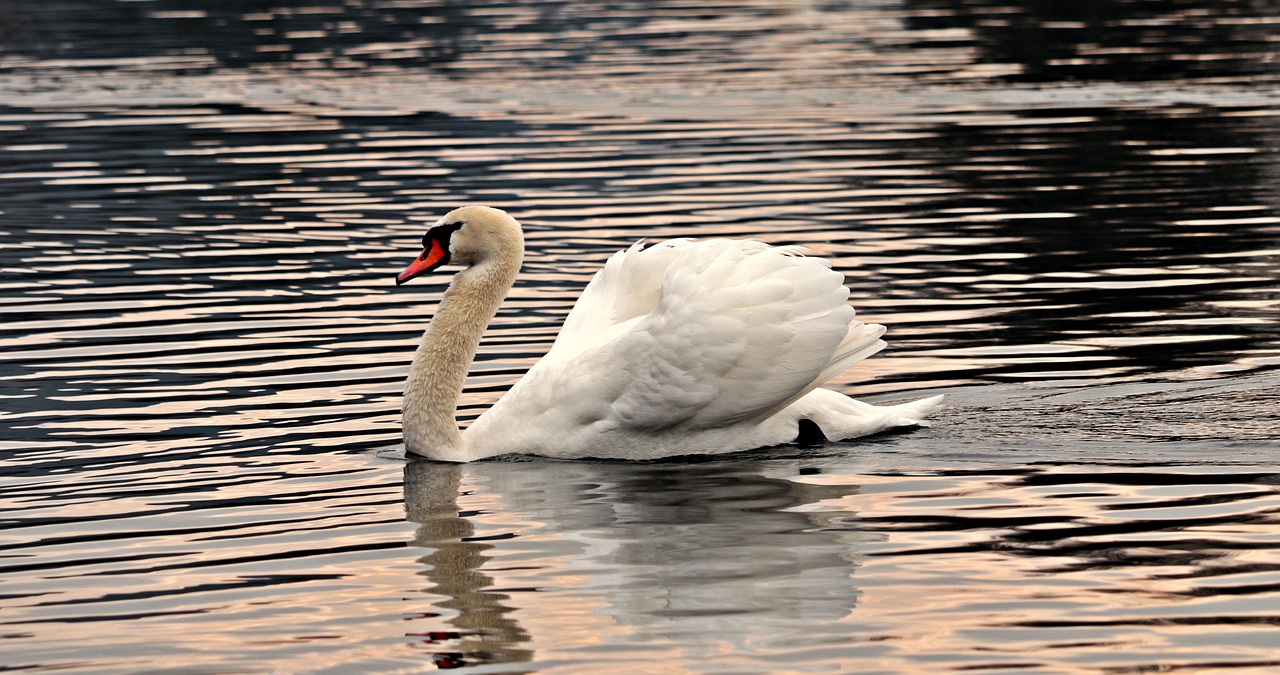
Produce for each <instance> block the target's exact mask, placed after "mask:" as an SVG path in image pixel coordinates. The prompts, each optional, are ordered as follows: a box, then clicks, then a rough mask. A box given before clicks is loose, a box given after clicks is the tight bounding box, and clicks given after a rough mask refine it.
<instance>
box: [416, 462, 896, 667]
mask: <svg viewBox="0 0 1280 675" xmlns="http://www.w3.org/2000/svg"><path fill="white" fill-rule="evenodd" d="M804 473H806V470H805V469H804V468H803V467H801V466H799V465H798V462H797V461H794V460H786V461H772V460H764V461H760V462H741V461H739V462H733V463H727V462H726V463H720V462H694V463H668V464H642V465H635V464H623V463H617V464H615V463H578V462H575V463H563V462H550V461H546V462H544V461H532V462H483V463H477V464H471V465H466V466H460V465H454V464H436V463H428V462H410V463H409V464H408V465H406V467H405V506H406V511H407V513H408V517H409V519H410V520H412V521H414V522H417V523H419V525H420V527H419V528H418V530H417V535H416V536H415V539H414V543H415V544H417V545H419V546H423V547H428V548H433V549H435V550H434V552H432V553H430V554H429V555H426V556H424V557H423V558H421V562H423V563H425V564H426V565H427V569H426V570H425V571H424V572H423V573H424V574H425V576H427V578H428V579H430V580H431V581H432V583H433V586H432V587H431V588H430V589H429V591H430V592H431V593H435V594H439V595H443V596H445V597H446V599H445V600H443V601H439V602H437V603H436V604H435V607H436V608H441V609H445V610H451V611H453V612H457V615H456V616H454V617H452V618H445V619H443V620H444V621H447V622H448V625H449V626H450V627H451V628H452V629H453V630H454V631H456V633H457V637H456V638H452V639H450V640H448V642H449V644H448V645H447V648H448V650H449V652H452V653H454V654H456V657H455V658H456V659H458V660H460V661H461V662H465V663H475V662H483V661H491V660H495V659H500V660H503V661H524V660H529V659H530V658H532V655H531V651H530V650H531V649H532V648H533V647H535V646H539V645H544V644H545V645H547V646H548V647H550V646H553V645H554V644H556V643H557V642H558V641H560V640H562V639H568V636H572V638H573V639H574V640H581V639H582V637H583V634H584V633H585V634H587V635H590V636H591V638H592V639H593V640H594V641H597V642H599V643H600V644H601V648H606V647H607V648H609V649H618V650H622V651H625V650H627V649H635V648H637V645H644V644H646V643H649V645H650V646H652V644H653V643H661V644H662V645H663V648H664V649H668V650H671V654H672V658H697V655H698V654H699V653H700V651H701V650H702V649H703V648H704V647H705V646H706V645H710V644H719V645H732V646H733V647H734V648H735V649H739V650H751V649H759V648H760V647H761V646H762V645H773V646H775V647H778V648H785V647H786V646H787V645H789V644H791V643H795V644H794V645H792V646H795V647H797V648H799V643H800V642H801V641H803V642H805V643H806V644H810V645H812V644H821V643H822V642H823V641H824V640H823V637H824V636H823V634H822V632H823V631H828V633H827V634H826V637H827V641H829V642H842V641H848V640H849V635H848V632H849V631H848V630H847V627H844V628H842V625H841V623H840V621H841V620H842V619H845V618H846V617H847V616H848V615H849V614H850V612H851V611H852V610H853V609H854V607H855V605H856V603H857V599H858V596H859V590H858V588H857V586H856V584H855V582H854V579H853V574H854V572H855V571H856V570H857V568H858V567H859V565H860V564H861V560H862V555H863V553H864V552H865V549H866V545H867V544H868V543H870V542H872V541H880V540H881V535H878V534H869V533H866V532H863V531H860V530H858V529H856V528H855V527H854V526H852V525H850V524H849V523H851V522H855V521H856V518H854V517H853V514H850V513H848V512H847V510H841V509H839V508H838V505H839V504H840V503H841V501H842V500H844V498H845V497H847V496H849V495H851V494H855V493H856V492H857V489H858V488H857V486H855V485H818V484H814V483H810V482H806V481H805V479H804V478H803V474H804ZM482 495H483V496H482ZM486 499H491V500H493V501H492V502H486V503H482V500H486ZM530 561H536V562H533V563H531V562H530ZM494 588H501V589H511V590H510V594H505V593H500V592H494V591H493V590H492V589H494ZM441 614H442V615H444V616H446V617H447V616H448V614H447V613H446V612H442V613H441ZM436 620H440V619H436ZM798 625H805V626H809V627H811V629H808V632H806V633H805V634H804V635H799V634H797V633H795V632H794V631H795V627H796V626H798ZM427 632H430V631H427ZM437 632H439V631H438V629H437ZM446 632H447V631H446ZM614 636H616V638H617V639H613V638H614ZM620 655H621V654H620Z"/></svg>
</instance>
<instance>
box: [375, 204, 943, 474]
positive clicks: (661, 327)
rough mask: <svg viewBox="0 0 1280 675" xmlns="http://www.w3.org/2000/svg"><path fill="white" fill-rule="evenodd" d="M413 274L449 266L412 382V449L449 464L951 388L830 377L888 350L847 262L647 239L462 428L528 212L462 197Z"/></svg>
mask: <svg viewBox="0 0 1280 675" xmlns="http://www.w3.org/2000/svg"><path fill="white" fill-rule="evenodd" d="M422 246H423V250H422V253H421V254H420V255H419V256H418V257H417V258H416V259H415V260H414V261H413V262H412V263H411V264H410V265H409V266H408V267H406V268H405V269H404V270H403V271H402V272H400V273H399V274H398V275H397V276H396V284H397V285H400V284H403V283H405V282H406V281H409V280H410V279H413V278H415V277H418V276H420V275H423V274H426V273H428V272H431V271H433V270H435V269H436V268H438V267H441V266H443V265H445V264H456V265H461V266H462V270H461V271H459V272H458V273H457V274H456V275H455V276H454V277H453V281H452V282H451V283H450V284H449V287H448V289H446V290H445V292H444V295H443V297H442V298H441V300H440V304H439V307H438V308H437V310H436V314H435V317H434V318H433V319H432V320H431V323H430V324H429V325H428V327H427V329H426V332H425V333H424V334H423V336H422V341H421V343H420V344H419V346H418V349H417V352H416V353H415V354H414V357H413V363H412V365H411V366H410V371H409V377H408V380H407V381H406V382H405V388H404V401H403V415H402V419H403V430H404V441H405V449H406V451H407V452H408V453H409V454H410V455H417V456H420V457H425V458H428V459H432V460H438V461H447V462H468V461H472V460H477V459H482V458H485V457H492V456H494V455H505V454H525V455H542V456H546V457H554V458H561V459H580V458H587V457H592V458H602V459H655V458H661V457H671V456H676V455H704V454H720V453H728V452H734V451H739V450H749V449H752V448H761V447H766V446H774V445H784V444H788V443H794V442H797V441H798V440H799V441H804V440H805V439H806V438H813V439H815V440H820V439H822V438H825V439H830V440H842V439H848V438H853V437H855V436H863V435H866V434H872V433H875V432H878V431H883V430H886V429H890V428H893V427H899V426H910V425H921V426H927V422H925V421H923V418H924V416H925V415H926V414H928V413H929V412H930V411H931V410H933V409H934V408H936V407H937V406H938V405H939V403H940V402H941V401H942V397H941V396H933V397H930V398H926V399H922V400H919V401H915V402H913V403H906V404H902V405H896V406H874V405H870V404H868V403H863V402H861V401H857V400H854V399H852V398H850V397H848V396H845V395H843V394H840V393H838V392H835V391H831V390H828V389H820V388H818V387H819V385H821V384H823V383H825V382H826V381H827V380H829V379H831V378H832V377H835V376H836V375H839V374H840V373H841V372H843V371H844V370H845V369H847V368H848V367H849V366H851V365H853V364H854V363H857V362H858V361H861V360H862V359H865V358H867V357H868V356H871V355H872V354H874V353H876V352H878V351H880V350H881V349H883V348H884V346H885V343H884V341H882V340H881V339H880V336H881V335H883V334H884V330H885V329H884V326H880V325H877V324H864V323H862V322H861V321H857V320H855V319H854V310H853V308H852V307H850V306H849V305H848V302H847V301H848V297H849V289H848V288H846V287H845V285H844V276H843V275H841V274H840V273H839V272H836V271H833V270H832V269H830V267H829V265H828V263H826V261H823V260H821V259H818V258H811V257H805V256H803V255H801V253H802V249H800V248H798V247H773V246H769V245H767V244H764V243H761V242H757V241H742V240H730V239H709V240H703V241H695V240H691V239H675V240H671V241H666V242H663V243H660V244H656V245H653V246H649V247H647V248H646V247H644V246H643V242H639V243H636V244H635V245H633V246H631V247H630V248H628V249H627V250H625V251H619V252H617V253H615V254H613V256H612V257H610V258H609V260H608V261H607V262H606V263H605V264H604V267H603V268H602V269H601V270H600V271H598V272H597V273H596V275H595V277H594V278H592V280H591V282H590V283H588V284H587V287H586V288H585V289H584V290H583V291H582V295H581V297H580V298H579V299H578V301H577V303H576V304H575V305H574V307H573V310H572V311H570V312H569V315H568V317H566V319H565V321H564V325H563V327H562V328H561V330H560V334H559V336H557V338H556V340H555V342H554V344H552V346H551V350H550V351H549V352H548V353H547V354H546V356H544V357H543V358H542V359H541V360H539V361H538V362H537V363H536V364H534V365H533V367H532V368H530V369H529V371H528V372H527V373H526V374H525V375H524V377H523V378H521V379H520V380H519V381H518V382H516V383H515V385H514V386H512V387H511V389H510V390H509V391H507V393H506V395H504V396H503V397H502V398H501V399H499V400H498V402H497V403H495V404H494V405H493V406H492V407H491V408H489V409H488V410H487V411H485V412H484V414H482V415H481V416H480V417H479V418H478V419H476V420H475V421H474V422H473V423H472V424H471V425H470V427H469V428H467V430H466V431H459V429H458V425H457V421H456V413H457V404H458V397H459V396H460V395H461V394H462V387H463V383H464V381H465V380H466V376H467V370H468V368H469V367H470V365H471V361H472V359H473V358H474V357H475V353H476V349H477V347H478V346H479V343H480V337H481V335H482V334H483V333H484V331H485V329H486V328H487V327H488V324H489V322H490V321H491V320H492V319H493V317H494V315H495V314H496V313H497V311H498V306H499V305H501V304H502V301H503V300H504V299H505V298H506V295H507V292H508V291H509V290H510V289H511V286H512V284H513V283H514V282H515V277H516V272H517V271H518V270H519V269H520V264H521V261H522V259H523V256H524V235H523V233H522V231H521V228H520V224H519V223H518V222H516V220H515V219H514V218H512V217H511V216H510V215H508V214H507V213H506V212H504V211H501V210H498V209H495V208H490V207H487V206H464V207H462V208H458V209H455V210H453V211H450V212H449V213H448V214H446V215H445V216H444V217H443V218H441V219H440V220H438V221H437V222H436V223H435V224H434V225H432V226H431V227H430V228H429V229H428V230H427V232H426V234H425V235H424V236H423V238H422Z"/></svg>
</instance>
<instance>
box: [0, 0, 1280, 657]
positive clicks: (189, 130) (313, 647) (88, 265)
mask: <svg viewBox="0 0 1280 675" xmlns="http://www.w3.org/2000/svg"><path fill="white" fill-rule="evenodd" d="M1278 45H1280V5H1277V3H1275V2H1270V1H1266V0H1252V1H1244V0H1238V1H1228V2H1209V1H1208V0H1177V1H1145V2H1140V1H1137V0H1130V1H1114V2H1075V3H1061V2H1047V1H1045V2H1033V1H1030V0H1027V1H1022V2H1006V3H998V2H990V1H988V0H972V1H967V2H964V1H945V0H927V1H920V0H900V1H897V2H887V1H886V2H851V3H824V2H799V1H797V2H763V1H761V2H747V3H742V2H735V3H721V4H710V5H709V4H706V3H702V2H699V3H692V2H687V3H686V2H609V3H581V4H578V3H556V2H536V3H509V2H493V3H470V2H468V3H457V2H416V1H413V0H385V1H379V0H364V1H360V2H357V1H355V0H344V1H343V2H334V3H330V4H323V3H315V2H310V1H306V2H304V1H301V0H281V1H280V2H274V3H269V4H263V3H258V2H247V1H230V2H220V3H202V2H190V1H187V2H184V1H180V0H163V1H145V0H144V1H138V2H113V1H108V0H98V1H94V2H65V1H45V2H38V3H37V2H31V1H29V0H14V1H11V2H6V3H4V4H3V5H0V235H3V238H2V239H0V307H2V311H3V318H4V321H3V323H2V324H0V376H2V377H3V388H2V389H0V419H2V420H3V430H4V433H3V436H0V452H3V456H4V463H3V464H2V465H0V471H2V472H3V473H2V474H0V476H2V478H0V528H3V529H2V530H0V669H5V668H7V669H15V670H34V671H40V670H60V671H73V672H75V671H80V672H183V673H186V672H209V673H215V672H216V673H224V672H271V671H278V672H335V673H336V672H383V671H412V670H430V669H435V668H459V667H469V668H471V669H472V670H473V671H475V672H533V671H538V672H584V673H591V672H603V671H606V670H615V671H619V672H622V671H626V672H685V671H706V670H711V671H714V672H770V673H773V672H788V671H806V672H807V671H831V670H835V671H849V672H859V673H870V672H921V671H924V670H937V669H941V670H995V671H1007V672H1028V671H1034V672H1055V673H1056V672H1145V671H1149V670H1154V669H1170V670H1174V669H1190V670H1203V669H1225V668H1233V669H1239V670H1243V671H1250V670H1253V671H1257V672H1268V671H1270V670H1271V669H1274V668H1280V647H1277V646H1276V645H1280V629H1278V628H1277V626H1278V625H1280V611H1278V610H1277V608H1278V607H1280V388H1278V387H1280V370H1277V366H1280V328H1278V326H1277V317H1278V316H1280V314H1278V310H1280V262H1278V261H1280V187H1278V186H1280V170H1278V167H1280V96H1278V95H1277V94H1276V92H1277V91H1280V90H1278V89H1277V85H1280V47H1278ZM468 202H480V203H488V204H492V205H495V206H501V207H503V208H507V209H509V210H511V211H512V212H513V213H514V214H515V215H517V217H519V218H520V219H521V220H522V221H523V222H525V223H526V226H527V229H528V235H529V246H530V250H529V254H528V257H527V263H526V267H525V272H524V274H523V276H522V277H521V280H520V281H519V283H518V285H517V287H516V289H515V290H514V291H513V293H512V296H511V299H510V300H509V302H508V304H507V306H506V307H505V308H504V310H503V311H502V313H501V314H500V315H499V317H498V318H497V320H496V321H495V323H494V325H493V328H492V330H491V332H490V334H489V336H488V338H487V341H486V342H485V344H484V345H483V346H482V348H481V355H480V360H479V361H478V362H477V364H476V366H475V368H474V377H473V378H472V380H471V381H470V384H469V388H468V392H467V394H466V397H465V400H464V411H463V412H464V415H465V416H466V417H467V418H471V417H474V415H476V414H478V412H479V411H480V410H482V409H484V408H485V407H486V406H488V405H489V404H491V403H492V402H493V401H494V400H495V399H496V398H497V397H498V396H499V395H500V394H501V392H502V391H504V390H505V388H506V387H507V386H509V384H510V383H511V382H512V381H514V380H515V379H516V378H517V377H518V376H519V374H520V373H521V372H523V370H524V369H525V368H526V367H527V366H528V365H529V364H530V363H531V362H532V361H533V360H534V359H536V358H537V356H538V355H539V354H541V353H542V352H543V351H545V350H546V349H547V348H548V347H549V345H550V342H551V340H552V339H553V337H554V335H555V333H556V330H557V327H558V324H559V322H560V320H561V319H562V317H563V316H564V314H565V313H566V312H567V311H568V308H569V306H570V304H571V303H572V301H573V299H574V298H575V297H576V295H577V292H578V290H579V289H580V287H581V286H582V285H583V284H584V283H585V282H586V280H587V279H588V278H589V276H590V274H591V273H592V272H593V271H594V269H595V268H596V267H597V266H598V265H599V264H601V263H602V262H603V260H604V259H605V258H606V257H607V256H608V255H609V254H610V253H611V252H612V251H614V250H616V249H618V248H622V247H625V246H627V245H628V244H630V243H631V242H632V241H634V240H636V239H639V238H642V237H647V238H650V239H661V238H665V237H671V236H712V235H715V236H724V235H728V236H741V237H756V238H760V239H764V240H766V241H770V242H776V243H802V244H805V245H808V246H809V247H811V248H812V249H814V250H815V251H816V252H818V253H819V254H821V255H823V256H825V257H828V258H830V259H831V260H832V261H833V262H834V264H835V266H836V267H837V268H838V269H840V270H841V271H843V272H844V273H845V274H846V275H847V277H848V279H849V282H850V286H851V288H852V289H853V302H854V303H855V304H856V306H857V307H858V308H859V310H860V312H861V314H862V316H864V317H866V318H869V319H871V320H876V321H880V322H883V323H885V324H887V325H889V326H890V334H889V340H890V343H891V347H890V349H889V350H888V351H886V352H884V353H882V354H880V355H879V356H877V357H875V358H874V359H872V360H871V361H870V362H867V363H864V364H862V365H860V366H859V368H858V369H856V370H854V371H851V372H850V373H847V374H845V375H844V376H842V377H841V378H839V379H838V380H837V382H836V385H835V386H837V388H839V389H841V390H842V391H845V392H847V393H850V394H853V395H857V396H862V397H867V398H870V399H873V400H900V399H905V398H909V397H913V396H920V395H923V394H925V393H933V392H938V391H941V392H945V393H947V394H948V395H949V398H948V407H947V408H946V409H944V410H943V411H941V412H940V413H939V414H938V415H937V416H936V422H935V426H934V427H933V428H931V429H927V430H921V431H916V432H911V433H905V434H895V435H890V436H885V437H879V438H872V439H866V440H863V441H861V442H856V443H844V444H834V445H829V446H825V447H821V448H809V449H803V450H802V449H796V448H782V449H774V450H766V451H759V452H753V453H746V454H743V455H738V456H732V457H721V458H717V459H715V460H714V461H686V462H665V463H643V464H627V463H592V462H575V463H566V462H550V461H543V460H531V461H495V462H483V463H478V464H474V465H467V466H461V467H459V466H447V465H434V464H429V463H425V462H409V463H406V462H404V461H402V460H400V459H398V458H396V454H395V452H394V451H392V450H387V449H386V448H387V447H388V446H393V445H394V444H395V443H396V441H397V439H398V435H399V433H398V417H399V416H398V412H397V408H398V403H399V391H400V385H401V382H402V379H403V376H404V373H405V372H406V368H407V364H408V361H409V358H410V355H411V351H412V348H413V345H414V341H415V340H416V336H417V335H418V333H419V332H420V331H421V329H422V327H423V325H424V324H425V322H426V320H427V319H429V317H430V315H431V313H432V311H433V307H434V302H435V301H436V299H437V298H438V297H439V291H440V290H441V289H442V288H443V283H444V279H443V278H437V279H434V280H423V281H424V283H421V284H419V285H415V286H406V287H404V288H399V289H397V288H395V286H394V283H393V281H392V276H393V275H394V273H395V272H396V271H397V270H398V269H400V268H401V267H402V266H403V265H404V264H405V263H406V262H407V260H408V259H409V258H410V257H412V255H413V254H414V253H416V250H415V249H414V245H415V243H416V242H417V240H418V239H419V237H420V235H421V230H422V228H423V227H424V226H425V225H426V224H427V223H430V222H433V221H434V220H435V218H437V217H438V216H439V215H440V214H442V213H443V212H445V211H446V210H448V209H449V208H451V207H453V206H456V205H458V204H462V203H468Z"/></svg>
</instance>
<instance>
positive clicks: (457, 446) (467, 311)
mask: <svg viewBox="0 0 1280 675" xmlns="http://www.w3.org/2000/svg"><path fill="white" fill-rule="evenodd" d="M520 259H521V252H520V251H518V250H517V251H516V252H515V254H514V255H505V256H494V257H493V258H490V259H488V260H485V261H483V262H480V263H477V264H475V265H473V266H471V267H468V268H466V269H465V270H463V271H461V272H459V273H458V274H457V276H455V277H454V279H453V283H451V284H449V288H448V290H446V291H445V293H444V297H443V298H441V300H440V307H439V308H438V309H437V310H436V315H435V318H433V319H432V320H431V325H430V326H428V327H427V331H426V333H424V334H423V336H422V342H421V343H420V344H419V345H418V351H417V353H416V354H414V357H413V365H412V366H411V367H410V369H409V379H408V381H407V382H405V388H404V414H403V425H404V442H405V449H406V450H407V451H408V452H410V453H413V454H415V455H421V456H423V457H427V458H430V459H436V460H442V461H450V462H465V461H468V460H470V459H473V456H472V455H473V453H472V452H471V451H470V448H468V447H467V446H466V443H465V439H464V437H463V436H462V434H461V433H460V432H459V431H458V423H457V420H456V413H457V408H458V397H459V396H460V395H461V394H462V385H463V383H465V382H466V379H467V370H468V369H469V368H470V367H471V361H472V359H474V358H475V355H476V348H477V347H478V346H479V345H480V337H481V336H482V335H484V331H485V328H487V327H488V325H489V322H490V321H491V320H492V319H493V316H494V315H495V314H497V312H498V307H499V306H500V305H501V304H502V300H503V299H504V298H505V297H506V296H507V291H509V290H510V289H511V285H512V283H514V281H515V276H516V272H518V271H519V269H520Z"/></svg>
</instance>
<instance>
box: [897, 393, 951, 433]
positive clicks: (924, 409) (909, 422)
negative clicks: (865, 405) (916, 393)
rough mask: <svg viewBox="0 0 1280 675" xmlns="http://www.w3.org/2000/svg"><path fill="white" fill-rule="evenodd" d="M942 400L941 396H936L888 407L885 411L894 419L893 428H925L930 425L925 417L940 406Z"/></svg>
mask: <svg viewBox="0 0 1280 675" xmlns="http://www.w3.org/2000/svg"><path fill="white" fill-rule="evenodd" d="M942 399H943V395H942V394H938V395H937V396H930V397H929V398H922V399H920V400H919V401H912V402H910V403H903V404H901V405H895V406H889V407H888V408H887V409H886V410H887V411H888V412H890V413H892V414H893V415H894V417H895V418H896V419H895V422H896V424H895V425H894V426H917V427H927V426H931V425H930V424H929V421H928V420H926V419H925V417H927V416H928V415H929V413H931V412H933V411H934V410H937V409H938V407H939V406H941V405H942Z"/></svg>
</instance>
